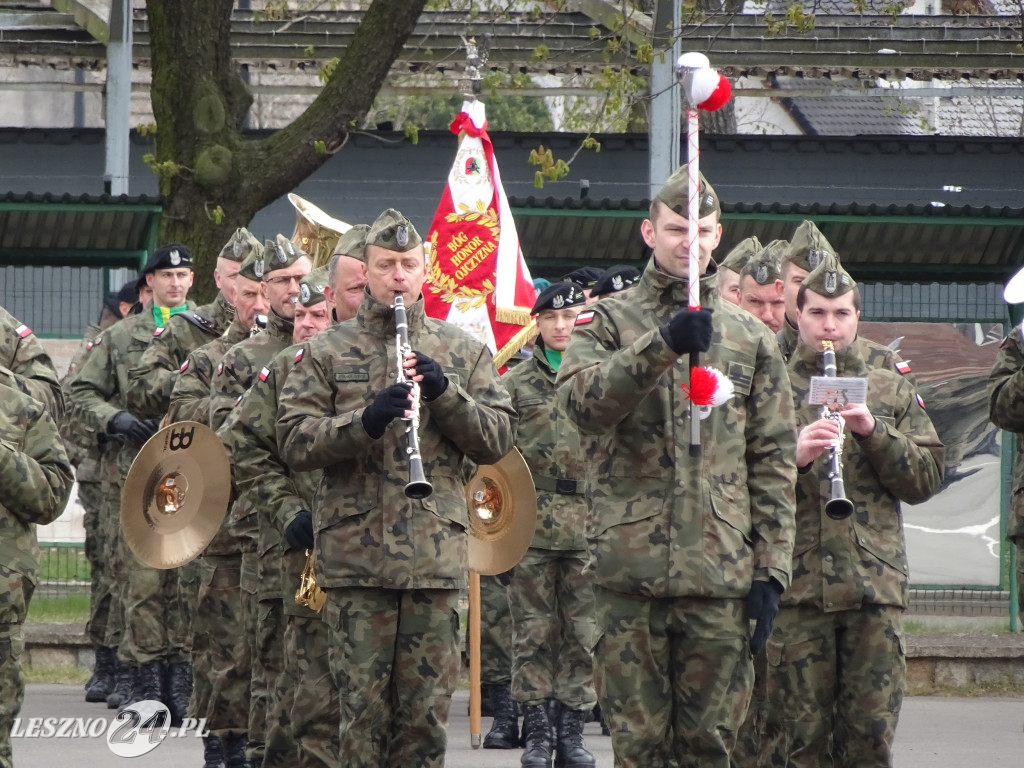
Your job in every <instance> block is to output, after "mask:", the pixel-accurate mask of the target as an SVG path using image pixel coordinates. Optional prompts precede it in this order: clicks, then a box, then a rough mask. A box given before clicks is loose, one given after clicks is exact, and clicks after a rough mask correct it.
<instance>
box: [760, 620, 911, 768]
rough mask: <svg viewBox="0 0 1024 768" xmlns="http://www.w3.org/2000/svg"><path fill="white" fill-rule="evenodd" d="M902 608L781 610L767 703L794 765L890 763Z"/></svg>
mask: <svg viewBox="0 0 1024 768" xmlns="http://www.w3.org/2000/svg"><path fill="white" fill-rule="evenodd" d="M904 649H905V645H904V637H903V610H902V609H901V608H897V607H893V606H880V605H866V606H864V607H863V608H861V609H860V610H858V611H840V612H837V613H822V611H821V609H820V608H815V607H812V606H806V607H805V606H796V607H788V608H786V607H784V608H783V609H782V610H781V611H780V612H779V615H778V617H777V618H776V620H775V629H774V630H773V632H772V636H771V638H770V639H769V640H768V664H769V673H768V708H769V711H770V712H772V713H773V714H775V715H777V716H778V717H779V721H780V723H781V727H782V734H781V738H782V740H783V741H782V744H783V745H784V746H785V751H786V753H787V754H788V758H787V760H786V762H785V765H788V766H793V768H801V767H804V768H829V766H850V767H851V768H852V767H853V766H856V767H857V768H869V767H871V766H878V767H879V768H881V767H885V766H891V765H892V760H893V757H892V743H893V738H894V737H895V733H896V723H897V721H898V720H899V713H900V707H901V706H902V703H903V691H904V688H905V684H906V676H907V665H906V657H905V652H904Z"/></svg>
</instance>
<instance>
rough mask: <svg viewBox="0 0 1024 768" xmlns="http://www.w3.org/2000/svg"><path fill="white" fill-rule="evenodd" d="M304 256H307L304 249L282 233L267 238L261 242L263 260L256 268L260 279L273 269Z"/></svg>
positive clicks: (292, 262)
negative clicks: (269, 238)
mask: <svg viewBox="0 0 1024 768" xmlns="http://www.w3.org/2000/svg"><path fill="white" fill-rule="evenodd" d="M303 256H305V257H306V258H307V259H308V258H309V254H307V253H306V252H305V251H304V250H302V249H301V248H299V246H297V245H296V244H295V243H293V242H292V241H291V240H289V239H288V238H287V237H285V236H284V235H278V236H277V238H276V239H275V240H267V241H266V242H265V243H264V244H263V262H262V264H261V265H259V266H258V267H257V269H256V274H258V275H259V276H260V279H261V280H262V279H265V278H266V276H267V275H268V274H270V273H271V272H273V271H274V270H275V269H284V268H285V267H290V266H291V265H292V264H294V263H295V262H296V261H298V260H299V259H301V258H302V257H303Z"/></svg>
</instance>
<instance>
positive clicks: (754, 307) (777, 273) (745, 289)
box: [739, 240, 789, 333]
mask: <svg viewBox="0 0 1024 768" xmlns="http://www.w3.org/2000/svg"><path fill="white" fill-rule="evenodd" d="M788 245H789V243H787V242H786V241H785V240H772V242H770V243H768V245H766V246H764V247H763V248H761V249H760V250H759V251H758V252H757V253H755V254H754V255H753V256H752V257H750V258H749V259H747V263H746V264H744V265H743V267H742V268H741V269H740V285H739V288H740V306H741V307H742V308H743V309H745V310H747V312H749V313H750V314H752V315H753V316H754V317H756V318H757V319H758V320H760V321H761V322H762V323H764V324H765V325H767V326H768V327H769V328H770V329H771V331H772V333H778V332H779V331H781V330H782V326H783V325H784V324H785V322H786V302H785V299H784V298H783V294H782V267H781V262H780V259H781V257H782V253H783V252H784V251H785V249H786V247H787V246H788Z"/></svg>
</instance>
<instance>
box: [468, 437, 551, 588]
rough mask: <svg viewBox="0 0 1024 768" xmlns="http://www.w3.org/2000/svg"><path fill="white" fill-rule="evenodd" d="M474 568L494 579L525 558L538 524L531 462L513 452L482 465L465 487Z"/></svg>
mask: <svg viewBox="0 0 1024 768" xmlns="http://www.w3.org/2000/svg"><path fill="white" fill-rule="evenodd" d="M466 505H467V507H468V508H469V531H470V534H471V535H470V537H469V569H470V570H471V571H476V572H477V573H481V574H484V575H485V576H495V575H497V574H499V573H504V572H505V571H507V570H509V569H510V568H512V567H513V566H514V565H515V564H516V563H518V562H519V561H520V560H522V559H523V555H525V554H526V550H527V549H529V548H530V543H531V542H532V541H533V531H534V528H535V527H536V525H537V493H536V491H535V490H534V487H533V475H531V474H530V468H529V467H527V466H526V460H525V459H524V458H523V455H522V454H521V453H519V451H518V450H517V449H515V448H513V449H512V450H511V451H510V452H509V453H507V454H505V456H503V457H502V458H501V460H500V461H498V463H497V464H484V465H481V466H480V467H479V468H478V469H477V472H476V474H475V475H474V476H473V479H472V480H470V481H469V482H468V483H467V484H466Z"/></svg>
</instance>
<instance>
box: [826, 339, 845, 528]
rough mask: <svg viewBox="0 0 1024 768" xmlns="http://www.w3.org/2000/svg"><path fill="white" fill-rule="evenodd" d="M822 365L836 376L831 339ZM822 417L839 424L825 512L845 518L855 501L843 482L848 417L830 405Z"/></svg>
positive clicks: (829, 475) (827, 375)
mask: <svg viewBox="0 0 1024 768" xmlns="http://www.w3.org/2000/svg"><path fill="white" fill-rule="evenodd" d="M821 346H822V353H821V358H822V367H823V368H824V375H825V377H826V378H835V376H836V350H835V345H833V343H832V342H831V341H823V342H822V343H821ZM821 418H823V419H829V420H831V421H834V422H835V423H836V424H837V425H838V426H839V437H837V438H836V440H835V442H834V443H833V444H832V450H831V453H830V455H829V470H828V479H829V482H830V483H831V493H830V498H829V500H828V501H827V502H826V503H825V514H826V515H828V517H829V518H830V519H832V520H845V519H846V518H848V517H849V516H850V515H852V514H853V502H852V501H850V500H849V499H848V498H846V486H845V485H844V483H843V441H844V440H845V439H846V433H845V432H844V430H845V428H846V419H844V418H843V417H842V416H841V415H840V414H838V413H836V412H835V411H833V410H832V409H831V408H829V407H828V403H825V404H824V405H822V406H821Z"/></svg>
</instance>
